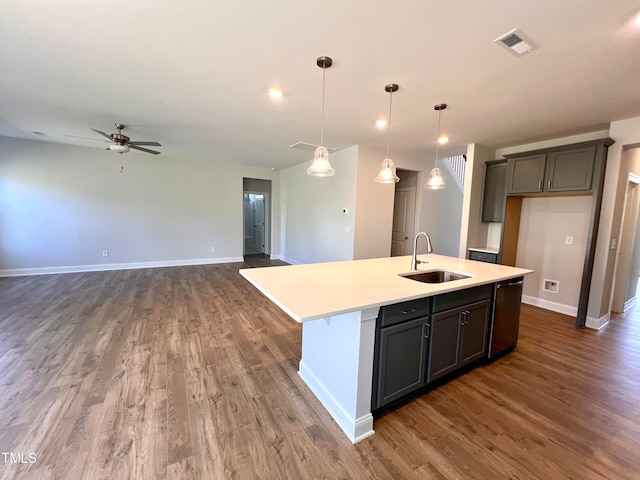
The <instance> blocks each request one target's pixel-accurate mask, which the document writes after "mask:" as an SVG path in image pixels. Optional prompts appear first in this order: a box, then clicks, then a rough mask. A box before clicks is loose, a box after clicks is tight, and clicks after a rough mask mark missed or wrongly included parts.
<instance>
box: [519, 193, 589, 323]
mask: <svg viewBox="0 0 640 480" xmlns="http://www.w3.org/2000/svg"><path fill="white" fill-rule="evenodd" d="M592 202H593V198H592V197H591V196H580V197H541V198H540V197H537V198H525V199H523V201H522V213H521V217H520V233H519V236H518V255H517V258H516V266H517V267H520V268H529V269H531V270H534V272H533V273H532V274H531V275H527V276H526V277H525V281H524V289H523V295H524V298H523V300H524V301H525V303H531V304H534V305H538V306H540V307H543V308H550V309H551V310H555V311H559V312H562V313H565V314H567V315H575V314H576V312H577V307H578V299H579V297H580V284H581V281H582V269H583V265H584V256H585V251H586V248H587V236H588V233H589V217H590V214H591V205H592ZM567 236H572V237H573V244H571V245H567V244H566V243H565V240H566V237H567ZM545 279H547V280H556V281H558V282H559V290H558V293H549V292H546V291H544V290H543V281H544V280H545Z"/></svg>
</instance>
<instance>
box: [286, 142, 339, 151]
mask: <svg viewBox="0 0 640 480" xmlns="http://www.w3.org/2000/svg"><path fill="white" fill-rule="evenodd" d="M318 146H319V145H314V144H313V143H305V142H298V143H294V144H293V145H289V148H295V149H296V150H307V151H309V152H315V150H316V148H318ZM326 148H327V151H328V152H329V153H331V152H335V151H337V148H331V147H326Z"/></svg>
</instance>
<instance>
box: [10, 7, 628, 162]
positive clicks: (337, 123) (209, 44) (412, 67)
mask: <svg viewBox="0 0 640 480" xmlns="http://www.w3.org/2000/svg"><path fill="white" fill-rule="evenodd" d="M639 12H640V1H638V0H635V1H631V0H616V1H603V0H561V1H559V0H518V1H514V0H475V1H471V0H449V1H442V0H440V1H435V0H405V1H402V2H390V1H384V2H383V1H379V0H349V1H345V0H323V1H310V0H288V1H285V0H277V1H276V0H272V1H265V0H244V1H235V2H234V1H224V2H222V1H212V0H191V1H189V2H176V1H174V0H171V1H170V0H153V1H152V0H135V1H131V0H110V1H108V2H107V1H106V0H102V1H96V0H93V1H91V0H56V1H51V0H29V1H25V0H3V1H2V7H1V13H0V135H2V136H8V137H19V138H30V139H34V140H43V141H51V142H56V143H67V144H75V145H84V146H92V147H96V148H104V143H100V142H99V141H97V140H99V139H100V137H99V136H98V135H97V134H95V133H94V132H92V131H91V130H90V127H93V128H96V129H99V130H103V131H106V132H114V131H115V130H114V128H113V123H114V122H120V123H124V124H126V125H128V126H129V128H128V129H127V130H125V132H124V133H126V134H128V135H129V136H130V137H131V138H132V139H134V140H136V139H137V140H156V141H159V142H160V143H162V145H163V146H162V147H159V148H158V149H159V150H161V151H162V152H163V155H165V156H171V157H177V158H180V157H184V156H196V157H200V158H206V159H212V160H222V161H231V162H238V163H244V164H250V165H257V166H265V167H276V168H283V167H286V166H289V165H294V164H298V163H301V162H306V161H308V160H309V159H310V158H311V156H312V154H311V153H310V152H304V151H299V150H291V149H289V148H288V146H289V145H291V144H293V143H295V142H298V141H302V142H310V143H319V140H320V138H319V137H320V111H321V91H322V70H321V69H320V68H318V67H317V66H316V58H317V57H319V56H321V55H328V56H330V57H332V58H333V60H334V65H333V67H332V68H330V69H328V70H327V72H326V77H327V85H326V128H325V144H327V145H329V146H333V147H338V148H343V147H346V146H349V145H353V144H371V145H380V146H384V145H385V142H386V132H385V131H384V130H382V131H381V130H379V129H377V128H376V127H375V126H374V121H375V120H376V119H377V118H384V117H386V114H387V109H388V101H389V97H388V95H389V94H388V93H386V92H385V91H384V86H385V85H386V84H388V83H392V82H393V83H398V84H399V85H400V90H399V91H398V92H397V93H395V94H394V97H393V122H392V126H393V128H392V131H391V157H392V158H393V154H394V152H395V153H400V152H402V153H404V154H408V155H420V156H425V157H426V158H428V159H429V161H430V160H431V159H432V158H433V152H434V150H435V137H436V129H437V118H438V117H437V113H436V112H435V111H434V110H433V106H434V104H436V103H441V102H444V103H447V104H449V108H448V109H447V110H445V111H444V112H443V114H442V130H443V132H444V133H447V134H449V136H450V137H451V144H450V147H449V148H450V151H453V150H455V149H456V148H457V149H458V150H459V149H460V147H461V146H463V145H466V144H468V143H474V142H475V143H480V144H483V145H487V146H491V147H504V146H509V145H514V144H518V143H528V142H531V141H536V140H543V139H548V138H553V137H559V136H564V135H570V134H575V133H584V132H590V131H595V130H600V129H603V128H607V126H608V124H609V122H611V121H613V120H620V119H624V118H630V117H635V116H640V58H639V54H638V53H639V52H640V22H635V19H636V18H637V17H636V15H638V13H639ZM516 27H518V28H520V29H521V30H523V31H524V32H525V33H526V34H528V35H529V36H530V37H531V38H532V39H533V40H534V41H535V42H537V43H538V44H539V45H540V48H539V49H538V50H537V51H535V52H533V53H531V54H529V55H525V56H523V57H520V58H516V57H514V56H512V55H510V54H509V53H508V52H505V51H504V50H503V49H501V48H499V47H498V46H496V45H495V44H494V43H493V40H494V39H495V38H497V37H498V36H500V35H502V34H504V33H506V32H508V31H510V30H512V29H513V28H516ZM270 87H280V88H282V89H283V91H284V97H283V99H282V100H281V101H279V102H274V101H272V100H271V99H270V98H269V96H268V95H267V91H268V90H269V88H270ZM33 131H40V132H44V133H46V134H47V135H48V138H42V137H39V136H37V135H35V134H33V133H32V132H33ZM65 135H76V136H81V137H88V138H96V141H92V140H82V139H77V138H72V137H68V136H65ZM129 155H144V154H143V153H140V152H133V151H132V152H131V153H130V154H129Z"/></svg>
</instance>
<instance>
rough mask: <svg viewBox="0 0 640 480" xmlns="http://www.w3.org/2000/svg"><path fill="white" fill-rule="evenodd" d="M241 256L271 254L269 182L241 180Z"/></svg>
mask: <svg viewBox="0 0 640 480" xmlns="http://www.w3.org/2000/svg"><path fill="white" fill-rule="evenodd" d="M242 205H243V209H242V210H243V222H242V224H243V245H242V249H243V255H270V254H271V180H261V179H257V178H244V179H243V202H242Z"/></svg>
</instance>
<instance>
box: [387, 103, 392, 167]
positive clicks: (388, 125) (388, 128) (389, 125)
mask: <svg viewBox="0 0 640 480" xmlns="http://www.w3.org/2000/svg"><path fill="white" fill-rule="evenodd" d="M392 101H393V91H391V92H389V118H388V123H387V157H386V158H387V166H389V142H390V141H391V102H392Z"/></svg>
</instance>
